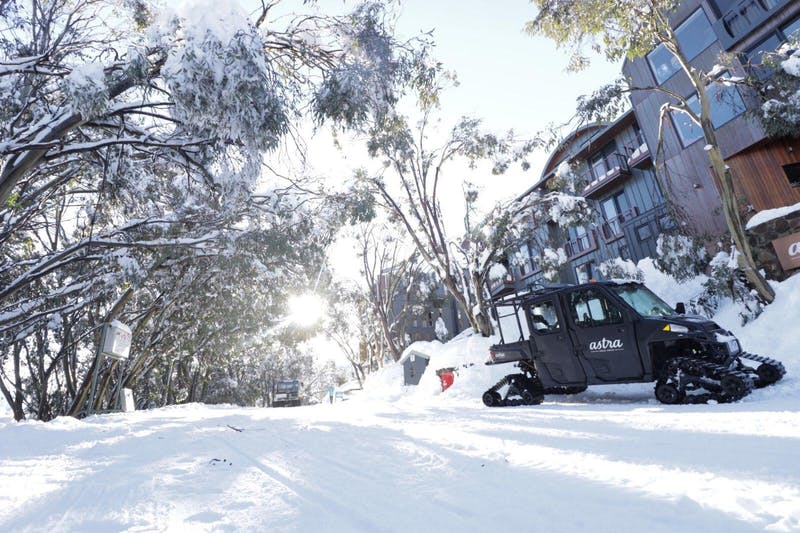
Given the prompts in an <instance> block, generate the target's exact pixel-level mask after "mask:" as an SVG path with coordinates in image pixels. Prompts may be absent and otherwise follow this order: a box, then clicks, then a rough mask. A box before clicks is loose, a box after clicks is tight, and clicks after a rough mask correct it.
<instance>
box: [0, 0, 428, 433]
mask: <svg viewBox="0 0 800 533" xmlns="http://www.w3.org/2000/svg"><path fill="white" fill-rule="evenodd" d="M279 4H280V2H277V1H273V2H266V1H264V2H261V3H260V6H259V8H258V9H257V11H255V12H254V13H251V14H247V13H243V12H240V11H239V10H238V8H235V7H233V6H234V5H235V4H228V3H220V4H218V8H219V9H217V10H215V11H214V12H209V11H207V10H194V11H189V10H187V11H186V13H185V14H183V15H178V14H175V13H171V12H166V11H162V12H159V11H158V9H157V8H156V7H154V6H155V5H157V3H155V2H153V3H150V2H146V1H143V0H130V1H127V2H123V3H120V2H118V1H112V0H77V1H74V0H49V1H44V0H30V1H25V2H23V1H18V0H8V1H4V2H2V3H0V336H1V337H2V343H0V344H1V345H2V347H0V362H2V363H5V362H6V361H9V363H11V364H10V366H11V367H12V368H17V367H18V368H19V371H18V372H14V371H12V372H11V374H10V375H8V374H4V375H3V376H0V385H2V386H0V391H1V392H2V393H3V394H4V396H5V397H6V400H7V401H8V402H9V403H10V404H12V405H13V406H14V410H15V416H17V417H20V416H23V415H24V412H27V413H30V414H32V415H33V416H39V417H43V418H46V417H50V416H55V415H57V414H60V413H62V412H67V411H69V412H73V413H75V412H77V410H79V409H80V404H81V400H85V390H86V386H87V385H86V380H85V378H84V376H87V375H90V374H91V372H88V370H89V369H90V367H88V366H87V364H86V363H87V361H89V360H91V357H90V355H91V346H92V345H93V344H94V341H95V340H96V332H97V327H98V325H99V324H100V323H101V322H103V321H104V320H107V319H110V318H114V317H115V316H119V317H124V318H125V319H126V320H129V321H131V322H132V323H133V325H134V327H136V328H140V329H139V331H140V332H141V334H142V337H141V339H147V341H146V342H145V344H146V346H145V345H144V344H143V345H142V347H141V348H142V349H145V348H146V349H148V350H150V354H151V355H150V356H149V357H150V358H149V359H148V358H145V360H144V362H140V360H139V359H138V358H137V357H136V356H135V358H134V362H133V363H129V364H132V365H133V366H132V367H131V368H128V369H126V372H129V375H128V377H127V378H123V379H122V380H117V383H121V382H127V383H129V384H134V383H135V379H134V378H136V377H138V376H141V375H142V374H140V373H139V371H138V368H144V369H153V368H160V367H162V366H164V365H165V364H166V363H164V361H165V360H166V359H168V357H166V356H165V355H164V354H165V353H166V352H170V353H175V354H177V355H176V357H177V358H178V359H177V360H181V359H180V358H181V357H184V356H186V357H188V355H186V354H189V353H192V352H198V353H199V352H204V353H206V354H209V353H211V352H212V351H215V350H217V351H218V350H220V349H221V347H224V346H235V345H236V344H237V343H236V342H233V341H235V339H232V338H231V337H230V335H232V333H231V331H230V328H228V327H225V326H223V325H222V320H223V319H225V320H226V321H227V322H231V320H232V317H234V316H236V315H235V313H236V311H237V308H236V307H235V306H236V305H239V304H243V303H244V304H248V303H250V304H252V302H254V301H257V300H258V299H257V298H251V299H250V300H248V299H247V297H246V295H247V294H248V292H247V290H246V289H248V287H247V281H248V279H249V280H250V282H251V285H250V287H249V293H250V294H252V293H254V292H258V291H259V290H260V289H262V288H264V287H267V288H268V290H265V291H264V292H265V293H266V294H267V295H269V296H268V299H270V300H269V302H268V303H269V304H268V305H266V306H265V307H264V309H263V314H262V315H261V317H260V321H261V322H262V323H271V322H274V321H275V320H276V319H277V313H278V312H279V311H278V308H279V306H277V305H274V304H275V303H276V302H278V301H279V300H280V294H281V290H282V288H286V287H290V286H291V285H292V284H294V283H298V282H299V281H298V280H301V279H304V276H305V277H307V276H306V274H307V272H308V271H310V270H311V269H312V268H313V267H318V261H319V259H318V254H316V255H315V254H313V253H309V254H300V255H297V254H295V256H293V255H292V253H290V251H291V250H297V249H308V250H310V251H313V250H314V249H316V250H319V248H320V247H322V246H324V244H325V243H326V242H327V240H328V236H329V230H330V229H331V224H328V223H321V224H315V223H314V222H310V221H311V217H312V216H313V211H312V210H311V209H310V208H309V206H308V204H307V203H306V202H305V201H304V200H303V199H300V198H298V196H297V191H296V190H293V189H292V188H287V187H285V186H284V184H282V183H280V184H279V183H274V181H266V182H265V180H264V179H263V174H262V170H263V165H264V163H265V162H266V161H267V158H269V157H271V154H273V153H274V152H275V151H276V150H277V149H279V148H280V147H282V146H283V147H285V148H287V150H288V149H294V148H295V147H296V146H297V145H298V144H301V143H300V139H299V135H300V134H299V131H300V130H299V129H298V127H297V124H298V123H299V122H300V121H302V120H304V119H305V117H311V118H313V120H315V121H316V122H317V123H318V124H322V123H324V122H332V123H334V124H336V125H338V126H339V127H341V128H349V127H354V126H356V125H359V124H361V123H362V122H364V121H366V120H367V119H368V118H370V117H381V116H383V115H385V114H387V112H388V110H389V109H390V108H391V107H392V105H393V104H394V103H395V101H396V100H397V98H398V97H399V95H400V94H401V93H402V91H403V90H404V86H405V84H406V83H407V82H408V81H409V76H410V71H411V66H412V65H413V64H414V62H415V61H417V59H418V58H419V54H422V53H424V46H420V47H417V45H416V44H408V43H399V42H398V41H397V40H395V39H394V37H393V36H392V33H391V27H390V22H391V21H390V19H389V18H388V17H387V14H386V11H385V9H384V5H383V2H380V1H371V2H366V3H364V4H362V5H360V6H358V7H357V8H356V9H355V10H354V11H353V13H351V14H349V15H343V16H327V15H322V14H318V13H313V12H312V13H307V14H297V15H295V16H291V17H285V16H283V17H278V16H277V14H276V10H277V9H278V5H279ZM304 6H305V7H309V6H308V5H306V4H304ZM344 218H345V217H344V215H341V216H340V215H336V216H333V217H329V218H326V219H324V220H330V221H331V223H332V224H333V223H340V222H341V221H342V220H343V219H344ZM254 247H260V248H261V251H260V252H259V253H257V252H256V251H254V250H253V248H254ZM236 261H238V263H237V264H236V265H235V266H232V264H233V263H234V262H236ZM226 262H227V263H226ZM309 262H311V263H314V262H316V264H315V265H309V264H308V263H309ZM236 274H238V275H239V277H238V278H236V277H234V275H236ZM247 276H250V277H249V278H248V277H247ZM253 282H257V283H260V284H261V285H260V286H253V285H252V283H253ZM226 286H230V287H232V289H231V291H232V292H236V291H239V293H238V299H233V298H227V297H226V298H221V297H220V295H224V291H225V287H226ZM203 287H210V288H213V290H212V293H213V294H209V295H208V296H207V297H204V294H205V293H204V291H203ZM123 296H124V298H123ZM265 298H267V297H265ZM213 302H216V304H218V305H217V306H216V308H215V307H214V304H213ZM115 303H116V304H118V305H115ZM251 308H252V309H251ZM248 309H251V310H250V311H249V312H248V313H247V314H246V316H247V318H248V320H250V321H251V322H249V323H248V327H249V326H250V325H251V324H252V322H254V321H255V318H254V317H255V315H256V310H255V308H254V307H253V305H251V306H250V308H248ZM212 315H213V316H214V317H215V319H216V318H218V319H219V320H220V322H214V321H212V320H209V322H208V323H206V324H200V323H201V322H202V321H203V319H204V317H205V316H212ZM140 324H141V325H140ZM203 328H205V329H203ZM234 329H235V328H234ZM181 331H182V332H184V333H183V335H184V337H179V336H177V333H176V332H181ZM137 339H139V337H138V335H137ZM232 340H233V341H232ZM137 342H139V340H137ZM148 343H149V344H148ZM192 343H195V344H196V345H194V346H192ZM230 352H231V350H230V349H229V350H228V352H227V353H230ZM157 353H160V354H161V356H160V357H156V354H157ZM217 353H219V352H217ZM134 354H136V352H134ZM139 355H141V354H139ZM171 360H172V359H171ZM158 361H161V362H158ZM65 365H66V366H65ZM137 365H139V366H138V367H137ZM3 366H5V364H4V365H3ZM107 370H108V371H111V370H114V369H111V368H109V369H107ZM114 371H116V370H114ZM108 376H110V374H108V373H106V376H105V377H103V376H101V378H102V379H103V380H104V383H108V382H109V379H107V377H108ZM109 387H111V385H109ZM53 391H57V392H58V396H59V397H58V398H57V399H54V398H55V396H54V395H53V394H51V392H53ZM37 395H38V398H39V399H36V397H37ZM20 397H21V398H22V400H20ZM103 397H104V396H103V395H101V396H100V397H99V398H98V401H103V400H102V398H103ZM48 398H49V399H48ZM42 399H44V401H42ZM104 401H110V400H109V399H108V397H107V396H106V400H104ZM45 405H47V406H50V407H45Z"/></svg>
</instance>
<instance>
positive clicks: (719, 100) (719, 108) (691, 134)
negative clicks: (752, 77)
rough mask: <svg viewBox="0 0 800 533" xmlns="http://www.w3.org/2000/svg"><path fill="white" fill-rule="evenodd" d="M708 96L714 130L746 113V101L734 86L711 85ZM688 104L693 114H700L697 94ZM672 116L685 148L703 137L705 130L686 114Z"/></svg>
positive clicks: (707, 87) (679, 113)
mask: <svg viewBox="0 0 800 533" xmlns="http://www.w3.org/2000/svg"><path fill="white" fill-rule="evenodd" d="M706 94H707V95H708V97H709V98H710V100H711V102H710V107H711V125H712V126H714V129H717V128H719V127H721V126H723V125H725V124H727V123H728V122H730V121H731V120H733V119H734V118H736V117H738V116H739V115H741V114H742V113H744V111H745V107H744V101H743V100H742V97H741V95H740V94H739V91H738V90H737V89H736V87H734V86H732V85H725V84H724V83H718V82H714V83H710V84H709V85H707V86H706ZM687 104H688V106H689V109H691V110H692V112H694V113H695V114H699V113H700V103H699V101H698V100H697V95H696V94H695V95H692V96H691V97H690V98H688V99H687ZM670 115H672V122H673V124H674V125H675V130H676V131H677V132H678V136H679V137H680V139H681V143H683V146H684V147H686V146H689V145H690V144H692V143H693V142H695V141H697V140H698V139H700V138H702V137H703V130H702V129H701V128H700V126H699V125H697V124H695V123H694V122H693V121H692V119H690V118H689V116H688V115H687V114H686V113H681V112H680V111H673V112H672V113H670Z"/></svg>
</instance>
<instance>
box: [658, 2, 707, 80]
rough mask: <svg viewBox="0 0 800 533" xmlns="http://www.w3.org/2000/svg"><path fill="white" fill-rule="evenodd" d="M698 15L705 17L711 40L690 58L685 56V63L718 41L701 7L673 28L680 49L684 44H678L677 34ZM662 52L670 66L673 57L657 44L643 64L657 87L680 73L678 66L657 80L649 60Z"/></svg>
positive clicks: (662, 46)
mask: <svg viewBox="0 0 800 533" xmlns="http://www.w3.org/2000/svg"><path fill="white" fill-rule="evenodd" d="M698 13H702V14H703V16H704V17H705V19H706V22H707V23H708V29H709V30H710V37H711V40H710V41H709V42H708V43H706V44H705V46H702V48H699V49H698V50H697V52H696V53H695V54H694V55H691V56H690V55H687V56H686V60H687V61H692V60H693V59H694V58H696V57H697V56H699V55H700V54H702V53H703V52H705V51H706V50H708V48H709V47H710V46H712V45H713V44H714V43H715V42H717V41H718V39H717V37H716V34H715V33H714V30H713V28H712V26H711V19H710V18H709V16H708V13H706V11H705V9H703V6H699V7H698V8H697V9H695V10H694V11H692V12H691V13H690V14H689V16H687V17H686V18H685V19H683V21H682V22H681V23H680V24H678V25H677V26H675V35H676V36H677V37H678V42H679V44H680V45H681V47H682V48H684V44H683V43H681V42H680V35H679V34H680V33H681V31H682V30H684V29H685V28H686V25H687V24H688V23H689V22H691V20H692V18H693V17H694V16H695V15H697V14H698ZM663 52H666V53H667V54H668V57H669V58H670V59H669V63H670V64H671V63H672V59H673V58H674V57H675V56H673V55H672V53H671V52H669V51H668V50H666V47H665V46H664V45H663V44H659V45H658V46H656V47H655V48H654V49H653V50H651V51H650V52H649V53H648V54H647V55H646V56H645V62H646V63H647V66H648V67H649V68H650V73H651V74H652V75H653V79H655V80H656V83H657V84H658V85H663V84H665V83H666V82H667V81H669V80H670V79H671V78H672V77H673V76H675V74H677V73H678V72H680V71H681V68H680V66H678V67H677V68H676V69H675V70H673V71H672V72H670V73H669V74H668V75H667V76H666V77H665V78H664V79H663V80H662V79H659V76H658V74H657V73H656V68H655V67H654V66H653V61H651V59H650V58H651V57H652V56H653V55H654V54H661V53H663ZM660 64H667V63H659V65H660Z"/></svg>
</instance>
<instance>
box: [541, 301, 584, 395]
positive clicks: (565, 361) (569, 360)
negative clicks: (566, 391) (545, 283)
mask: <svg viewBox="0 0 800 533" xmlns="http://www.w3.org/2000/svg"><path fill="white" fill-rule="evenodd" d="M527 311H528V313H527V314H528V317H529V319H530V330H531V345H532V348H533V352H534V353H533V357H534V359H535V360H536V361H537V363H539V362H541V367H540V366H539V365H538V364H537V369H538V370H539V374H540V377H541V379H542V383H543V384H544V385H545V387H548V386H550V384H549V383H548V379H547V378H548V377H549V378H550V380H551V381H552V382H553V383H552V385H583V384H585V383H586V373H585V372H584V370H583V367H582V365H581V362H580V361H579V360H578V357H577V356H576V355H575V350H574V348H573V346H572V340H571V339H570V337H569V335H568V333H567V329H566V327H565V322H564V316H563V315H562V313H561V311H560V309H559V306H558V305H557V300H556V297H555V296H551V297H549V298H542V299H538V300H535V301H533V302H532V303H531V304H530V305H529V306H528V309H527ZM542 367H543V368H542Z"/></svg>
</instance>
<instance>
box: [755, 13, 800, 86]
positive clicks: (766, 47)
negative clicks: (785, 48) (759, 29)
mask: <svg viewBox="0 0 800 533" xmlns="http://www.w3.org/2000/svg"><path fill="white" fill-rule="evenodd" d="M798 30H800V18H797V19H795V20H793V21H792V22H790V23H789V24H784V25H783V26H781V28H780V30H779V31H778V30H776V31H774V32H772V33H770V34H769V35H768V36H767V37H766V38H764V39H762V40H761V41H760V42H759V43H758V44H756V45H755V46H753V47H752V48H750V50H748V51H747V52H746V53H745V54H744V55H745V57H744V59H743V62H744V63H747V64H749V65H750V68H749V70H750V73H751V74H752V75H753V76H755V77H756V78H758V79H760V80H763V79H766V78H768V77H769V75H770V74H772V71H773V69H772V68H769V67H765V66H763V65H762V61H763V54H764V52H773V51H775V50H777V49H778V47H779V46H780V44H781V43H782V42H784V41H788V40H790V39H792V38H793V37H794V38H798V37H800V35H796V34H797V32H798Z"/></svg>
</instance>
